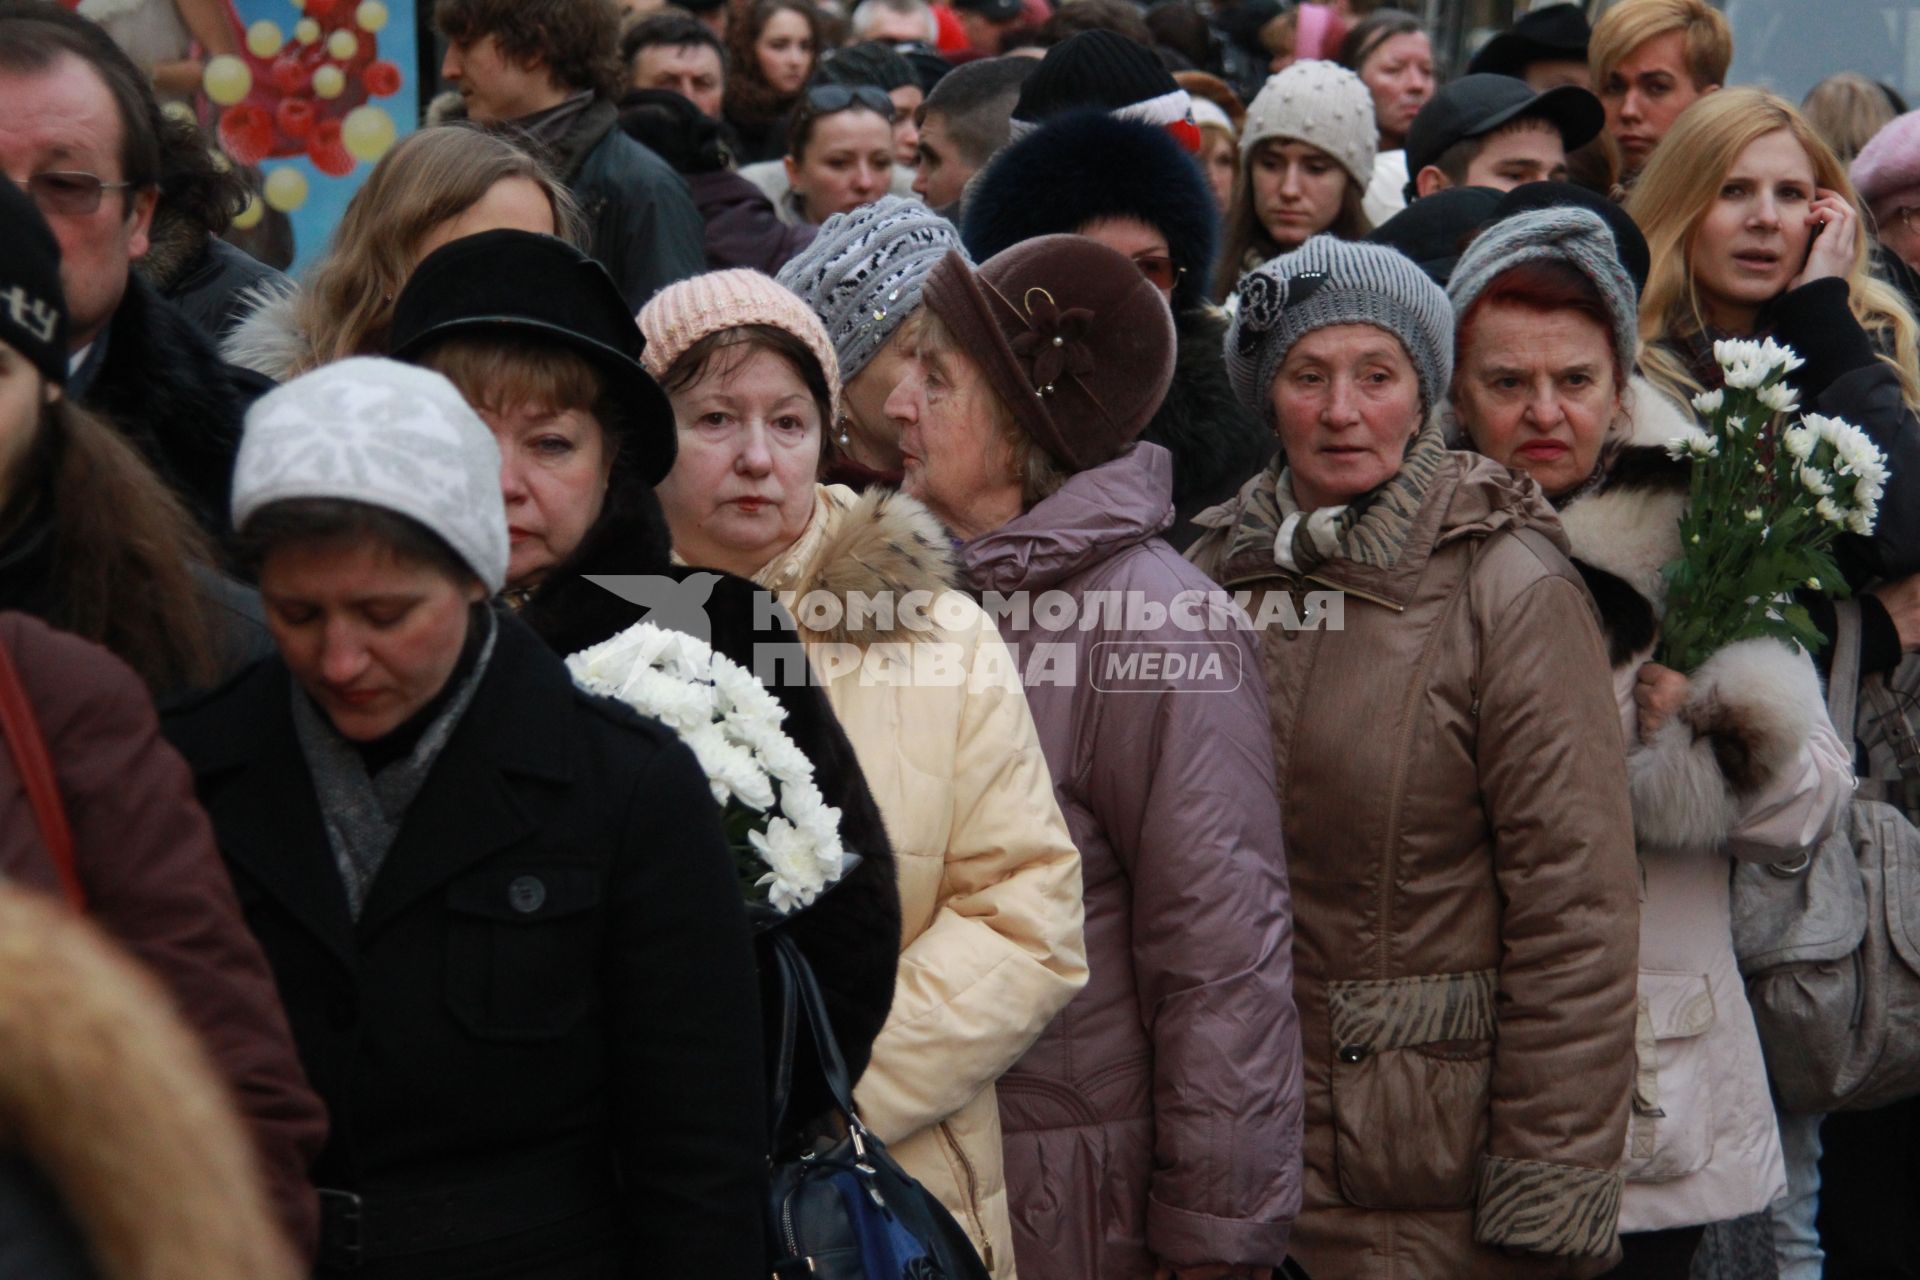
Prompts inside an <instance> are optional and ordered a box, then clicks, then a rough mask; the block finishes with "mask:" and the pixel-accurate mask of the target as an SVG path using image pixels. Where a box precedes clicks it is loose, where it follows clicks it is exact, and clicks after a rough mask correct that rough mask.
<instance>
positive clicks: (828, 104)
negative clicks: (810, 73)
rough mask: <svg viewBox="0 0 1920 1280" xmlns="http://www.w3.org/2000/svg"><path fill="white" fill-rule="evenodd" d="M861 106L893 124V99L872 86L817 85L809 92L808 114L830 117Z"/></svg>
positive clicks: (883, 91) (884, 91) (882, 90)
mask: <svg viewBox="0 0 1920 1280" xmlns="http://www.w3.org/2000/svg"><path fill="white" fill-rule="evenodd" d="M856 106H859V107H865V108H866V109H867V110H869V111H874V112H878V113H879V114H880V115H883V116H885V117H886V118H887V123H888V124H892V123H893V99H892V98H889V97H888V96H887V92H886V90H884V89H881V88H879V87H877V86H875V85H870V84H817V85H815V86H813V88H811V89H809V90H807V114H808V115H812V116H830V115H834V114H835V113H837V112H841V111H847V110H851V109H852V108H854V107H856Z"/></svg>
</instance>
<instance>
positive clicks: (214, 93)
mask: <svg viewBox="0 0 1920 1280" xmlns="http://www.w3.org/2000/svg"><path fill="white" fill-rule="evenodd" d="M200 83H201V85H202V86H203V87H204V88H205V89H206V91H207V96H208V97H209V98H212V99H213V100H214V101H215V102H217V103H219V104H220V105H221V106H223V107H230V106H232V105H233V104H234V103H236V102H238V101H240V100H241V99H242V98H244V97H246V96H247V95H248V94H249V93H252V92H253V70H252V68H250V67H249V66H247V64H246V63H245V62H244V61H242V60H241V59H239V58H236V57H234V56H233V55H232V54H230V53H223V54H221V55H220V56H218V57H216V58H208V59H207V69H206V72H205V73H204V74H203V75H202V76H201V77H200Z"/></svg>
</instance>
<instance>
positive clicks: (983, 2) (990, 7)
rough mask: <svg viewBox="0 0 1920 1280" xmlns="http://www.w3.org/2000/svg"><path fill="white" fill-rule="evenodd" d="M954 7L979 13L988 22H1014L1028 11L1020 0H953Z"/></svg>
mask: <svg viewBox="0 0 1920 1280" xmlns="http://www.w3.org/2000/svg"><path fill="white" fill-rule="evenodd" d="M953 8H955V9H965V10H967V11H968V12H970V13H977V14H979V15H980V16H981V17H983V18H985V19H986V20H987V21H988V22H1012V21H1013V20H1014V19H1015V18H1018V17H1019V16H1020V15H1021V14H1023V13H1025V12H1026V6H1025V5H1023V4H1021V3H1020V0H953Z"/></svg>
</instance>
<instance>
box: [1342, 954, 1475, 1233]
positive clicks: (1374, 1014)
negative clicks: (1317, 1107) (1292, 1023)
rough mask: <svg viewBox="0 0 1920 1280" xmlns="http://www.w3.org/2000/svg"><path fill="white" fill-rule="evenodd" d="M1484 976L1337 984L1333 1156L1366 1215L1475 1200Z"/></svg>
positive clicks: (1346, 1192)
mask: <svg viewBox="0 0 1920 1280" xmlns="http://www.w3.org/2000/svg"><path fill="white" fill-rule="evenodd" d="M1493 986H1494V973H1493V970H1491V969H1484V970H1478V971H1475V972H1472V973H1450V974H1434V975H1430V976H1426V977H1415V978H1389V979H1386V980H1384V981H1377V982H1334V983H1330V984H1329V985H1328V989H1327V1015H1328V1021H1329V1026H1330V1028H1331V1030H1332V1039H1333V1044H1332V1050H1333V1058H1332V1061H1331V1063H1330V1064H1329V1071H1328V1074H1329V1077H1330V1078H1331V1080H1332V1088H1333V1133H1334V1141H1333V1159H1334V1167H1335V1170H1336V1172H1337V1175H1338V1178H1339V1183H1340V1194H1341V1195H1342V1196H1343V1197H1344V1198H1345V1199H1346V1200H1347V1202H1348V1203H1350V1204H1353V1205H1357V1206H1359V1207H1361V1208H1366V1209H1456V1208H1462V1207H1465V1206H1467V1205H1470V1204H1472V1203H1473V1188H1474V1177H1475V1174H1476V1170H1477V1166H1478V1163H1479V1159H1480V1155H1481V1153H1482V1152H1483V1151H1485V1150H1486V1145H1487V1106H1488V1102H1489V1100H1490V1096H1491V1092H1492V1082H1493Z"/></svg>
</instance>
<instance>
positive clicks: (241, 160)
mask: <svg viewBox="0 0 1920 1280" xmlns="http://www.w3.org/2000/svg"><path fill="white" fill-rule="evenodd" d="M219 133H220V147H221V149H222V150H223V151H225V152H226V153H227V156H228V158H230V159H231V160H232V161H233V162H234V163H235V164H259V163H260V162H261V161H262V160H264V159H266V157H267V153H268V152H269V151H271V150H272V149H273V121H272V120H270V119H269V118H268V117H267V113H266V112H264V111H262V110H261V109H260V108H258V107H253V106H248V105H247V104H246V103H241V104H240V105H239V106H235V107H228V108H227V109H226V110H225V111H223V112H221V113H220V129H219Z"/></svg>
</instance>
